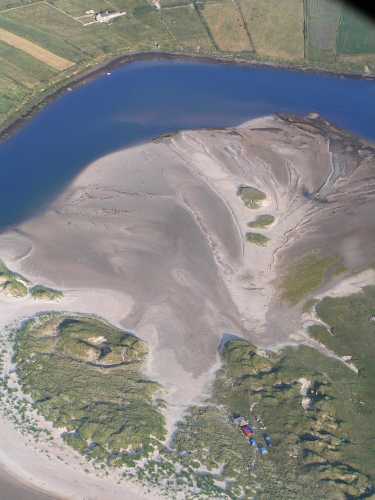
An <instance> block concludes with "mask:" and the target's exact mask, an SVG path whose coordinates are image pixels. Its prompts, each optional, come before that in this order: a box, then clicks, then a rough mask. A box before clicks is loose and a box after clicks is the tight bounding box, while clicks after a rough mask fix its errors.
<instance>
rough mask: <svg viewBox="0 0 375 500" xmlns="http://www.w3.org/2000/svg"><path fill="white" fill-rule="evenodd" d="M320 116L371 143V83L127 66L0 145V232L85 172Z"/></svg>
mask: <svg viewBox="0 0 375 500" xmlns="http://www.w3.org/2000/svg"><path fill="white" fill-rule="evenodd" d="M312 111H313V112H318V113H320V114H321V115H322V116H324V117H325V118H327V119H329V120H331V121H332V122H334V123H335V124H336V125H338V126H340V127H343V128H346V129H348V130H351V131H353V132H355V133H357V134H359V135H362V136H364V137H367V138H369V139H374V140H375V82H374V81H371V80H365V79H355V78H343V77H339V76H332V75H327V74H317V73H307V72H306V73H304V72H298V71H291V70H282V69H274V68H269V67H254V66H253V67H251V66H239V65H230V64H209V63H196V62H186V61H181V62H178V61H175V62H170V61H168V62H167V61H165V62H162V61H158V62H152V61H151V62H150V61H149V62H133V63H130V64H128V65H126V66H123V67H120V68H118V69H116V70H114V71H113V72H111V74H110V75H103V76H101V77H99V78H98V79H96V80H94V81H91V82H90V83H88V84H87V85H85V86H83V87H81V88H77V89H75V90H73V91H71V92H69V91H67V92H66V93H65V95H63V96H61V97H59V98H58V99H57V100H56V101H54V102H53V103H52V104H50V105H49V106H48V107H46V108H45V109H44V110H43V111H42V112H40V113H39V114H38V115H37V116H36V117H34V118H33V119H32V120H31V121H30V122H29V123H27V124H26V126H24V127H23V128H22V129H21V130H20V131H19V132H18V133H17V134H16V135H15V136H14V137H12V138H11V139H9V140H8V141H7V142H5V143H3V144H1V145H0V186H1V196H0V230H2V229H4V228H6V227H9V226H11V225H13V224H16V223H18V222H20V221H22V220H24V219H26V218H28V217H29V216H31V215H33V214H35V213H36V212H38V211H39V210H42V209H43V208H44V207H45V206H46V205H47V204H48V202H49V201H51V200H52V199H53V198H54V197H55V196H56V195H57V194H58V192H59V191H60V190H62V189H63V188H64V187H65V186H66V185H67V184H68V183H69V182H70V181H71V180H72V179H73V178H74V176H76V175H77V174H78V173H79V172H80V171H81V170H82V169H83V168H84V167H85V166H86V165H87V164H88V163H90V162H91V161H93V160H95V159H96V158H98V157H100V156H102V155H104V154H106V153H110V152H112V151H114V150H117V149H120V148H124V147H126V146H130V145H132V144H136V143H139V142H143V141H146V140H148V139H151V138H154V137H156V136H158V135H160V134H163V133H167V132H174V131H176V130H181V129H192V128H204V127H225V126H230V125H236V124H239V123H241V122H243V121H245V120H248V119H250V118H254V117H258V116H262V115H263V116H264V115H267V114H271V113H277V112H288V113H296V114H300V115H304V114H307V113H309V112H312Z"/></svg>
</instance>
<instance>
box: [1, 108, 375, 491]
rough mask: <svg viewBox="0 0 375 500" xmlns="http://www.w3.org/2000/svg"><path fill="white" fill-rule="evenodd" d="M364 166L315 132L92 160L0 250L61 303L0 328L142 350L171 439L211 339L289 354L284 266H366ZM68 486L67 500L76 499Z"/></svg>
mask: <svg viewBox="0 0 375 500" xmlns="http://www.w3.org/2000/svg"><path fill="white" fill-rule="evenodd" d="M373 158H374V152H373V149H372V147H371V146H370V145H366V144H364V143H363V144H362V143H359V141H357V140H356V139H354V138H351V137H350V136H347V135H345V134H343V133H341V132H340V131H338V130H336V129H334V128H333V127H330V126H329V125H328V124H326V123H325V122H323V121H321V120H319V119H317V118H314V117H311V118H309V119H306V120H305V121H303V120H301V121H298V120H297V121H294V122H293V121H288V119H282V118H277V117H267V118H263V119H258V120H254V121H252V122H249V123H246V124H244V125H243V126H241V127H239V128H235V129H228V130H204V131H195V132H181V133H178V134H176V135H172V136H168V137H164V138H161V139H159V140H155V141H154V142H151V143H149V144H145V145H142V146H137V147H134V148H131V149H127V150H124V151H119V152H116V153H113V154H111V155H109V156H106V157H104V158H100V159H99V160H97V161H96V162H94V163H93V164H91V165H89V166H88V167H87V168H86V169H85V170H84V171H83V172H82V173H81V174H80V175H79V176H78V177H77V178H76V179H75V180H74V182H73V183H72V184H71V185H70V186H69V188H68V189H67V190H66V191H64V192H63V193H62V194H61V195H60V197H59V198H58V199H57V200H56V201H55V202H54V203H53V204H52V205H51V206H50V207H49V208H48V210H46V211H45V212H44V213H43V214H41V215H39V216H38V217H35V218H33V219H31V220H28V221H27V222H25V223H23V224H22V225H20V226H19V227H18V228H16V229H15V230H13V231H11V232H8V233H5V234H3V235H1V236H0V245H1V248H2V255H1V257H2V258H4V260H5V261H6V263H7V264H8V265H9V267H11V268H12V269H13V270H16V271H18V272H21V273H23V274H24V275H25V276H26V277H28V278H30V279H32V280H33V282H38V280H39V281H40V280H43V283H46V284H49V285H51V286H54V287H56V288H59V289H63V290H64V291H65V298H64V300H62V301H61V302H60V303H59V304H58V306H55V305H48V307H47V305H46V304H38V303H34V302H32V301H31V299H19V300H16V299H12V298H0V305H1V310H2V313H1V314H2V318H1V322H2V324H3V325H5V324H10V323H12V322H13V321H15V320H17V319H19V318H20V317H25V316H30V315H32V314H35V313H36V312H38V311H42V310H46V308H48V309H61V310H69V311H76V312H87V313H95V314H97V315H99V316H102V317H104V318H105V319H107V320H109V321H111V322H113V323H115V324H117V325H121V326H122V327H124V328H127V329H129V330H131V331H134V332H136V334H137V335H138V336H139V337H141V338H142V339H144V340H146V341H147V343H148V344H149V346H150V351H151V357H150V362H149V365H148V367H147V371H148V375H149V376H151V377H152V378H153V379H155V380H156V381H158V382H159V383H161V384H162V385H163V386H164V388H165V390H166V393H165V394H166V395H165V399H166V401H167V404H168V408H167V414H166V416H167V424H168V429H169V431H172V430H173V427H174V425H175V423H176V421H177V419H178V418H179V417H180V416H181V415H182V414H183V412H184V410H185V409H186V408H187V407H188V406H189V405H190V404H191V403H192V402H197V401H198V402H199V401H200V400H202V398H203V396H204V394H205V393H207V391H208V390H209V383H210V381H211V379H212V375H213V373H214V372H215V370H216V369H217V368H218V366H219V364H218V346H219V343H220V340H221V339H222V337H223V336H224V335H226V334H230V335H236V336H240V337H245V338H247V339H249V340H251V341H252V342H254V343H255V344H257V345H259V346H261V347H273V346H278V345H281V344H285V343H288V342H292V340H293V342H295V341H296V340H295V335H294V334H295V332H296V331H298V329H299V328H301V324H302V323H301V321H302V320H301V315H300V309H299V308H298V307H292V308H291V307H288V306H286V305H285V304H283V303H282V302H281V300H280V290H279V282H280V279H281V276H282V274H283V272H284V271H285V268H286V267H287V266H288V265H289V264H290V263H293V262H294V261H295V260H297V259H298V258H299V257H301V256H303V255H305V253H306V252H309V251H311V250H318V251H319V252H321V253H322V255H338V256H339V257H340V259H342V262H343V265H344V266H345V268H346V269H347V270H348V271H351V270H357V269H361V268H366V266H367V267H368V265H369V262H370V259H371V256H372V255H373V254H374V250H375V248H374V247H375V240H374V239H373V238H372V237H371V234H374V230H375V218H373V216H372V214H373V213H374V208H375V206H374V205H375V200H374V197H373V188H372V186H373V184H375V180H374V176H373V174H372V171H373ZM240 186H252V187H255V188H257V189H258V190H261V191H262V192H263V193H264V194H265V199H264V200H263V201H262V202H261V203H260V205H259V207H258V208H256V209H250V208H248V207H246V206H245V205H244V203H243V201H242V200H241V198H240V197H239V196H238V188H239V187H240ZM259 214H270V215H272V216H273V217H274V218H275V222H274V223H273V224H272V225H271V226H270V227H269V228H267V229H264V230H262V231H260V232H262V233H263V234H265V235H267V237H268V238H269V241H268V243H267V245H266V246H257V245H252V244H250V243H248V242H246V232H247V231H248V226H247V224H248V222H250V221H252V220H254V219H255V217H256V216H257V215H259ZM358 221H360V223H359V222H358ZM301 340H303V339H301ZM4 425H5V424H4ZM2 448H3V449H4V447H3V446H2ZM8 449H9V450H12V447H11V446H10V445H9V448H8ZM29 452H30V453H32V452H31V450H29ZM9 453H10V454H9V456H11V451H10V452H9ZM20 455H22V452H19V454H18V455H17V454H16V455H14V457H13V460H14V462H16V461H18V459H20ZM2 459H3V461H4V462H5V461H6V457H5V455H4V453H3V454H2ZM33 467H34V465H32V466H31V469H33ZM43 467H44V465H41V468H40V469H38V473H39V476H40V474H41V471H42V470H43ZM34 468H36V466H35V467H34ZM31 469H30V470H29V471H28V474H29V476H30V477H29V479H30V478H31V476H32V475H33V471H32V470H31ZM67 471H68V469H67V468H65V467H64V472H63V471H61V474H60V472H59V474H60V483H53V484H55V486H56V488H53V489H54V491H56V489H59V488H60V487H61V488H62V486H63V485H62V482H65V479H66V477H67V476H66V475H65V474H69V473H68V472H67ZM46 474H47V475H48V477H50V474H52V470H49V471H47V472H46ZM74 474H79V472H75V473H74ZM74 474H73V475H72V476H71V477H72V482H71V483H69V484H71V490H70V492H69V497H71V498H76V497H75V496H74V494H75V493H73V492H74V491H80V490H81V489H82V485H79V484H78V483H79V482H80V480H81V479H79V480H78V479H77V481H76V483H74V479H73V478H74ZM36 475H37V474H36ZM51 477H52V476H51ZM77 477H78V476H77ZM79 477H81V476H79ZM102 481H104V480H102ZM47 483H48V481H47V482H46V484H44V487H48V484H47ZM73 483H74V484H73ZM88 483H90V484H91V476H90V480H88ZM88 483H87V484H86V483H85V487H86V486H87V487H89V486H88ZM92 484H96V483H92ZM99 484H101V485H102V486H98V488H103V490H102V491H103V492H105V498H108V499H109V498H116V494H117V490H116V492H115V490H113V491H112V490H110V489H106V488H107V486H108V483H106V482H105V481H104V482H102V483H98V485H99ZM74 485H75V486H74ZM75 488H76V489H75ZM113 488H115V487H114V486H113ZM119 488H123V487H119ZM62 491H63V488H62ZM87 491H90V490H87ZM118 491H120V490H118ZM121 491H125V490H121ZM103 494H104V493H103ZM129 494H131V495H132V496H129V498H136V496H134V494H133V493H129ZM77 498H78V497H77ZM79 498H81V497H79ZM89 498H96V497H95V496H93V497H91V496H89ZM98 498H99V497H98ZM101 498H104V497H103V496H102V497H101ZM124 498H125V497H124Z"/></svg>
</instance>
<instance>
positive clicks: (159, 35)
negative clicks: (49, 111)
mask: <svg viewBox="0 0 375 500" xmlns="http://www.w3.org/2000/svg"><path fill="white" fill-rule="evenodd" d="M105 5H106V4H100V5H99V4H95V5H93V6H92V8H90V9H87V4H86V2H84V1H83V0H78V1H76V2H74V3H72V2H70V1H68V0H47V1H43V2H32V3H30V2H29V1H28V0H9V1H8V2H5V3H3V4H2V6H1V7H0V44H1V61H2V64H1V70H0V76H1V79H0V132H1V131H3V132H4V131H6V130H8V132H9V131H10V130H11V129H12V126H13V125H14V124H15V126H17V123H18V124H19V123H22V119H23V117H25V116H27V114H28V113H30V112H33V111H35V110H37V109H38V108H39V107H40V106H41V105H43V102H46V101H47V100H48V99H50V98H51V97H53V95H55V94H56V93H57V92H58V91H60V90H61V89H62V88H68V89H69V88H71V86H72V85H73V84H74V82H77V83H80V82H82V81H86V80H87V79H88V78H91V77H94V76H95V73H97V72H98V73H105V72H108V71H110V70H111V67H113V66H116V65H117V64H120V63H123V62H126V61H131V60H134V59H137V58H153V57H157V58H158V57H181V56H188V57H200V58H206V59H207V58H208V59H212V60H215V59H216V60H223V61H238V62H242V63H255V64H259V63H265V64H271V65H277V66H283V67H294V68H300V69H304V68H310V69H315V70H327V71H332V72H336V73H347V74H357V75H364V76H369V77H371V76H373V75H374V74H375V55H374V54H375V38H374V35H373V34H374V32H375V31H374V23H373V21H372V20H370V19H368V18H366V17H365V16H364V15H362V14H361V13H359V12H358V11H357V10H355V8H352V7H350V6H348V5H347V3H346V2H343V1H339V0H336V1H331V0H320V1H319V2H317V1H316V0H306V1H303V0H283V2H279V1H277V0H267V1H265V0H238V1H236V2H230V1H228V0H219V1H218V2H216V3H212V2H210V1H206V0H204V1H202V2H196V1H191V0H178V1H177V2H175V1H171V0H160V1H159V0H156V1H148V0H134V1H133V0H132V1H131V0H114V1H113V2H112V3H111V4H110V5H109V4H107V5H106V6H105Z"/></svg>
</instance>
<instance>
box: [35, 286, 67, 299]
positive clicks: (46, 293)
mask: <svg viewBox="0 0 375 500" xmlns="http://www.w3.org/2000/svg"><path fill="white" fill-rule="evenodd" d="M30 294H31V296H32V297H33V298H34V299H35V300H60V299H62V298H63V296H64V294H63V292H61V291H59V290H54V289H53V288H49V287H47V286H43V285H35V286H33V287H32V288H30Z"/></svg>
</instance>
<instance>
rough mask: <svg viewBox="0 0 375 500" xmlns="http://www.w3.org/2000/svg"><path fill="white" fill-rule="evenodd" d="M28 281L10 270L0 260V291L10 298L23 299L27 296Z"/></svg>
mask: <svg viewBox="0 0 375 500" xmlns="http://www.w3.org/2000/svg"><path fill="white" fill-rule="evenodd" d="M27 285H28V281H27V280H26V279H25V278H24V277H23V276H21V275H20V274H17V273H15V272H13V271H11V270H10V269H8V268H7V266H6V265H5V264H4V262H2V261H1V260H0V291H1V292H2V293H3V294H5V295H10V296H12V297H25V296H26V295H27V293H28V292H27Z"/></svg>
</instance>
